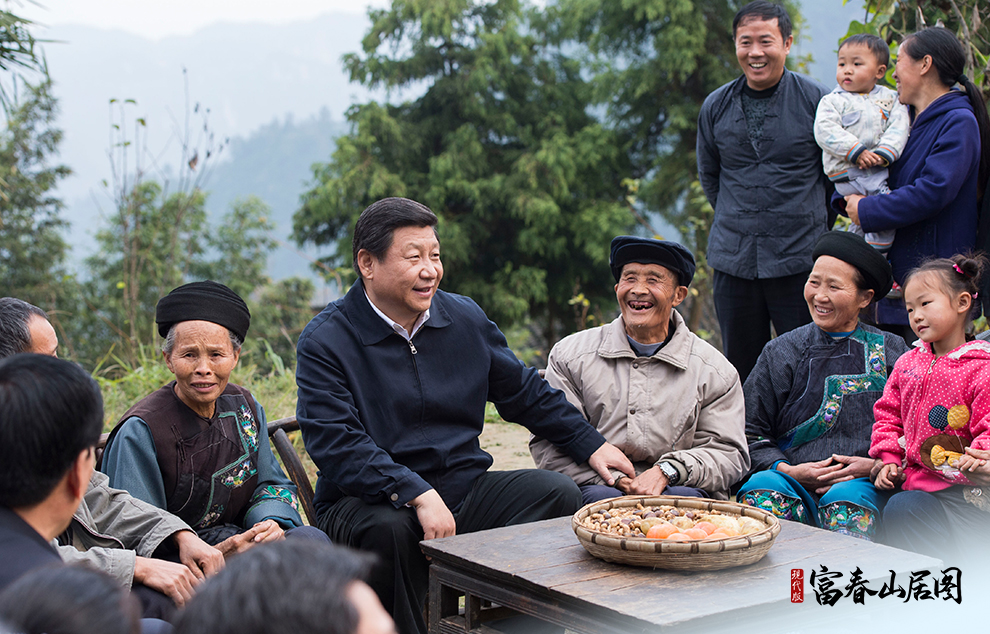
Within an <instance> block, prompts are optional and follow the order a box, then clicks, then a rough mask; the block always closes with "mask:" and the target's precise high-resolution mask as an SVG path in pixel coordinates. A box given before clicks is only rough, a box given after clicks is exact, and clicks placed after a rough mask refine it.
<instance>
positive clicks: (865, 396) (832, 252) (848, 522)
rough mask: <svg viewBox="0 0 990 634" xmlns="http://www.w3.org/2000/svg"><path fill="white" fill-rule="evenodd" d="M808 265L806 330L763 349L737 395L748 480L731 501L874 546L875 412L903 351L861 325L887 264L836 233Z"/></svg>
mask: <svg viewBox="0 0 990 634" xmlns="http://www.w3.org/2000/svg"><path fill="white" fill-rule="evenodd" d="M812 257H813V258H814V259H815V266H814V269H813V270H812V271H811V274H810V275H809V276H808V282H807V283H806V284H805V287H804V297H805V300H806V301H807V302H808V309H809V310H810V311H811V317H812V319H813V323H811V324H808V325H807V326H802V327H801V328H798V329H796V330H792V331H790V332H788V333H786V334H784V335H781V336H780V337H777V338H776V339H774V340H772V341H771V342H770V343H768V344H767V345H766V347H765V348H764V349H763V353H762V354H761V355H760V358H759V360H758V361H757V363H756V368H754V369H753V372H752V373H751V374H750V375H749V378H747V379H746V384H745V385H744V386H743V392H744V393H745V396H746V437H747V439H748V441H749V455H750V459H751V460H752V471H751V476H750V477H749V479H748V480H746V481H745V482H744V483H743V485H742V488H740V490H739V492H738V494H737V499H738V500H739V501H740V502H743V503H745V504H749V505H751V506H758V507H760V508H764V509H766V510H768V511H771V512H773V513H774V514H775V515H777V516H778V517H781V518H783V519H788V520H794V521H798V522H804V523H805V524H810V525H812V526H819V527H821V528H825V529H828V530H833V531H836V532H840V533H845V534H847V535H853V536H856V537H861V538H864V539H869V540H872V539H873V538H874V536H875V535H876V531H877V527H878V523H879V511H880V510H882V508H883V504H884V502H885V501H886V495H885V494H883V493H882V492H879V491H877V490H876V488H875V487H874V486H873V484H872V483H871V482H870V480H869V477H868V476H869V475H870V468H871V467H872V466H873V460H872V459H871V458H869V457H868V451H869V449H870V432H871V430H872V428H873V404H874V403H875V402H876V401H877V399H879V398H880V396H881V395H882V394H883V388H884V385H885V384H886V382H887V376H888V374H889V372H890V370H891V369H892V368H893V367H894V362H895V361H897V359H898V357H900V356H901V355H902V354H904V353H905V352H907V346H906V344H905V343H904V340H903V339H901V338H900V337H899V336H897V335H893V334H890V333H885V332H881V331H880V330H877V329H876V328H873V327H872V326H868V325H866V324H863V323H861V322H860V319H859V317H860V312H861V311H863V310H864V309H866V308H867V307H868V306H870V305H871V304H872V303H873V302H876V301H877V300H879V299H880V298H882V297H884V296H885V295H886V294H887V292H888V291H889V290H890V286H891V281H892V277H891V272H890V264H888V262H887V260H886V259H885V258H884V257H883V256H882V255H880V253H879V252H877V251H876V250H875V249H873V247H871V246H869V245H868V244H867V243H866V241H865V240H863V239H862V238H861V237H859V236H857V235H854V234H851V233H846V232H841V231H832V232H828V233H826V234H825V235H824V236H822V238H821V239H820V240H819V241H818V243H817V244H816V245H815V249H814V251H813V252H812Z"/></svg>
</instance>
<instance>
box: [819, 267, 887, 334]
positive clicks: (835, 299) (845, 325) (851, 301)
mask: <svg viewBox="0 0 990 634" xmlns="http://www.w3.org/2000/svg"><path fill="white" fill-rule="evenodd" d="M804 299H805V301H806V302H808V310H810V311H811V318H812V319H813V320H814V322H815V324H816V325H817V326H818V327H819V328H821V329H822V330H824V331H825V332H852V331H853V330H856V326H857V325H858V324H859V311H861V310H862V309H864V308H866V307H867V306H869V304H870V300H872V299H873V291H872V290H866V291H861V290H859V288H858V287H857V286H856V268H855V267H854V266H853V265H852V264H849V263H848V262H844V261H842V260H840V259H838V258H834V257H832V256H830V255H823V256H820V257H819V258H818V259H817V260H815V268H813V269H812V270H811V274H810V275H809V276H808V281H807V282H806V283H805V285H804Z"/></svg>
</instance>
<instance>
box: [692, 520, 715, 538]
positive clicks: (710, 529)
mask: <svg viewBox="0 0 990 634" xmlns="http://www.w3.org/2000/svg"><path fill="white" fill-rule="evenodd" d="M694 527H695V528H700V529H701V530H703V531H705V533H707V534H709V535H711V534H712V533H714V532H715V530H716V529H717V528H718V526H715V525H714V524H712V523H711V522H706V521H704V520H702V521H700V522H698V523H697V524H695V525H694Z"/></svg>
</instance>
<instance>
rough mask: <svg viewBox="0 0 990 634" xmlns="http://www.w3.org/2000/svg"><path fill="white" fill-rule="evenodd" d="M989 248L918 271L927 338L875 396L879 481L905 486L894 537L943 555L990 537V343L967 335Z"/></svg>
mask: <svg viewBox="0 0 990 634" xmlns="http://www.w3.org/2000/svg"><path fill="white" fill-rule="evenodd" d="M986 269H987V259H986V258H985V257H984V256H983V255H976V256H966V255H956V256H953V257H952V258H951V259H933V260H928V261H926V262H924V263H922V264H921V266H919V267H918V268H916V269H915V270H913V271H911V272H910V273H909V274H908V277H907V279H906V280H905V284H904V300H905V305H906V306H907V312H908V319H910V320H911V328H912V329H913V330H914V332H915V333H916V334H917V335H918V338H919V339H920V342H919V343H918V344H917V347H915V348H914V350H912V351H911V352H909V353H907V354H905V355H904V356H903V357H901V358H900V359H899V360H898V361H897V365H895V366H894V372H893V373H892V374H891V376H890V379H889V380H888V381H887V386H886V387H885V388H884V393H883V398H881V399H880V400H879V401H877V404H876V405H875V406H874V413H875V415H876V423H875V424H874V425H873V437H872V439H871V442H870V455H871V456H873V457H874V458H877V459H878V460H880V461H882V462H883V466H882V467H881V468H879V471H877V472H876V473H875V477H876V482H875V484H876V487H877V488H878V489H880V490H883V491H892V490H894V489H895V488H897V487H898V485H899V486H900V489H901V492H899V493H895V494H894V495H893V497H891V498H890V501H889V502H888V503H887V507H886V509H885V510H884V516H883V517H884V526H885V529H886V539H885V541H886V542H887V543H889V544H890V545H892V546H896V547H898V548H904V549H906V550H913V551H917V552H922V553H925V554H928V555H931V556H933V557H939V558H943V559H944V558H946V556H950V557H952V556H960V555H962V554H963V552H962V551H961V550H960V549H961V548H962V547H963V545H964V544H966V543H968V542H970V541H971V540H972V539H973V538H975V539H978V540H982V539H983V538H984V537H985V535H986V527H987V526H988V525H990V503H988V501H987V500H985V499H984V498H983V493H984V492H983V490H982V489H980V488H979V487H981V486H986V485H988V484H990V465H988V464H987V461H986V460H985V459H984V457H981V455H983V454H982V452H985V451H987V450H990V343H988V342H986V341H983V340H979V339H977V340H972V339H970V338H969V337H967V335H966V331H967V328H968V327H969V325H970V322H971V320H972V315H973V312H974V310H973V308H974V305H977V306H978V304H976V300H977V298H978V288H979V281H980V276H981V275H982V274H983V273H984V272H986Z"/></svg>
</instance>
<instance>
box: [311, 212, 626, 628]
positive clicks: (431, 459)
mask: <svg viewBox="0 0 990 634" xmlns="http://www.w3.org/2000/svg"><path fill="white" fill-rule="evenodd" d="M436 224H437V218H436V216H435V215H434V214H433V212H432V211H430V209H428V208H427V207H425V206H423V205H421V204H419V203H417V202H414V201H412V200H407V199H405V198H386V199H384V200H380V201H378V202H376V203H374V204H372V205H371V206H369V207H368V208H367V209H365V210H364V212H362V214H361V217H360V218H359V219H358V222H357V224H356V225H355V228H354V244H353V257H354V268H355V269H356V270H357V271H358V272H359V274H360V279H359V280H358V281H357V282H356V283H355V284H354V286H353V287H352V288H351V289H350V291H348V293H347V295H346V296H345V297H343V298H342V299H339V300H337V301H335V302H333V303H332V304H330V305H328V306H327V307H326V308H325V309H324V310H323V312H321V313H320V314H319V315H317V316H316V317H315V318H314V319H313V320H312V321H311V322H310V323H309V325H308V326H306V329H305V330H304V331H303V333H302V335H301V336H300V338H299V344H298V347H297V350H298V355H297V356H298V362H297V368H296V383H297V384H298V387H299V399H298V403H297V410H296V411H297V417H298V420H299V427H300V429H301V430H302V434H303V439H304V440H305V443H306V449H307V451H309V454H310V455H311V456H312V457H313V461H314V462H315V463H316V466H317V467H319V469H320V475H319V479H318V481H317V484H316V499H315V505H316V511H317V513H318V514H319V526H320V528H321V529H323V530H324V531H326V532H327V534H328V535H329V536H330V538H331V540H333V542H334V543H337V544H345V545H348V546H352V547H355V548H358V549H361V550H367V551H372V552H375V553H377V554H378V558H379V563H378V565H377V566H375V568H374V569H373V570H372V574H371V578H370V579H369V585H371V587H372V588H373V589H374V590H375V592H377V593H378V595H379V597H380V598H381V601H382V604H383V605H384V606H385V608H386V609H387V610H389V612H391V614H392V617H393V618H394V619H395V622H396V626H397V627H398V629H399V631H400V632H401V633H402V634H414V633H417V632H425V631H426V623H425V621H424V620H423V607H424V603H425V598H426V589H427V573H428V562H427V561H426V558H425V557H424V556H423V553H422V552H421V551H420V549H419V542H420V541H421V540H422V539H433V538H436V537H447V536H450V535H453V534H454V533H455V532H460V533H468V532H473V531H478V530H484V529H488V528H495V527H498V526H506V525H510V524H521V523H525V522H531V521H536V520H541V519H547V518H550V517H559V516H561V515H567V514H571V513H573V512H574V511H576V510H577V509H578V508H579V507H580V505H581V493H580V491H579V490H578V488H577V486H576V485H575V484H574V482H573V481H571V479H570V478H568V477H567V476H564V475H562V474H560V473H555V472H550V471H541V470H536V469H524V470H519V471H488V468H489V467H490V466H491V465H492V458H491V456H489V455H488V454H487V453H485V452H484V451H482V450H481V448H480V446H479V443H478V436H479V435H480V434H481V431H482V429H483V427H484V412H485V403H486V401H491V402H493V403H494V404H495V405H496V407H497V408H498V410H499V413H500V414H501V415H502V416H503V417H504V418H506V419H508V420H511V421H515V422H517V423H520V424H522V425H524V426H526V427H527V428H529V429H530V430H531V431H532V432H534V433H536V434H538V435H540V436H542V437H543V438H547V439H548V440H550V441H551V442H553V443H554V444H556V445H557V446H559V447H560V448H561V449H563V450H564V451H565V452H567V454H568V455H570V456H571V458H572V459H573V460H575V461H576V462H579V463H583V462H588V463H589V464H590V465H591V466H592V467H593V468H594V469H595V470H596V471H597V472H598V473H599V474H600V475H601V476H602V478H603V479H605V480H606V481H607V482H608V483H609V484H612V483H613V482H614V481H615V476H614V475H613V473H612V472H610V469H618V470H619V471H622V472H624V473H626V474H627V475H629V476H630V477H631V476H633V475H634V473H633V468H632V464H631V463H630V462H629V460H628V459H627V458H626V457H625V455H623V454H622V452H621V451H619V450H618V449H617V448H615V447H614V446H612V445H610V444H608V443H606V442H605V439H604V438H603V437H602V436H601V434H599V433H598V432H597V431H596V430H595V429H594V427H592V426H591V425H589V424H588V422H587V421H586V420H585V419H584V417H583V416H582V415H581V413H580V412H579V411H578V410H577V409H575V408H574V407H573V406H571V405H570V404H569V403H568V402H567V399H566V398H565V397H564V395H563V393H562V392H560V391H558V390H554V389H553V388H551V387H550V386H549V385H548V384H547V383H546V382H544V381H543V380H542V379H541V378H540V376H539V374H538V373H537V372H536V370H533V369H532V368H526V367H524V366H523V365H522V364H521V363H520V362H519V360H518V359H516V357H515V355H514V354H513V353H512V351H511V350H509V348H508V346H507V345H506V342H505V337H503V336H502V333H501V332H499V330H498V328H497V327H496V326H495V324H493V323H492V322H491V321H489V320H488V318H487V317H486V316H485V314H484V313H483V312H482V311H481V309H480V308H479V307H478V305H477V304H475V303H474V302H473V301H471V300H470V299H468V298H467V297H463V296H460V295H453V294H450V293H445V292H443V291H441V290H439V285H440V280H441V278H442V277H443V264H442V263H441V261H440V243H439V241H438V240H437V236H436V233H435V229H434V228H435V227H436ZM615 473H617V472H615Z"/></svg>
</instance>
